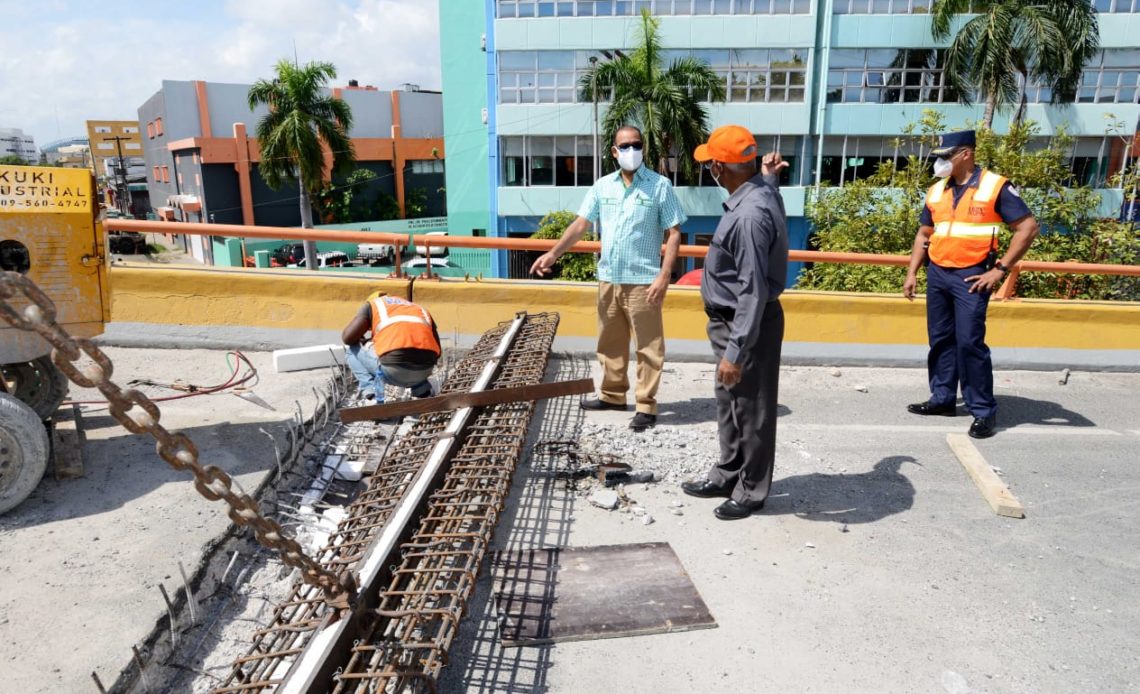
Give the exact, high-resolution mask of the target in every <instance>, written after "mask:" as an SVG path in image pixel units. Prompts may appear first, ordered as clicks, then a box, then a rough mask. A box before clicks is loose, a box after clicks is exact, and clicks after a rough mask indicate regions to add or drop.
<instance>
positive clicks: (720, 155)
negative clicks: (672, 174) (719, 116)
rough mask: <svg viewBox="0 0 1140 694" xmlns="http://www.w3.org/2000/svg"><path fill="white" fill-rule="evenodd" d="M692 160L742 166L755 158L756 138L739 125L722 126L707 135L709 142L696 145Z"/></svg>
mask: <svg viewBox="0 0 1140 694" xmlns="http://www.w3.org/2000/svg"><path fill="white" fill-rule="evenodd" d="M693 158H694V159H696V160H697V161H699V162H701V163H704V162H706V161H712V160H714V159H715V160H716V161H722V162H724V163H726V164H743V163H744V162H746V161H752V160H753V159H755V158H756V138H754V137H752V133H750V132H748V129H747V128H742V127H740V126H739V125H722V126H720V127H719V128H717V129H716V130H714V131H712V133H711V134H710V135H709V141H708V142H706V143H705V144H703V145H698V146H697V149H696V151H694V152H693Z"/></svg>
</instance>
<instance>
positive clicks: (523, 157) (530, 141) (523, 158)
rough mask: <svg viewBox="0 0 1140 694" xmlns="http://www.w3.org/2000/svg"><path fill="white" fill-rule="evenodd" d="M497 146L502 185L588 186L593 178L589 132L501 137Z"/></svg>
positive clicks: (591, 143)
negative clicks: (499, 152) (499, 154)
mask: <svg viewBox="0 0 1140 694" xmlns="http://www.w3.org/2000/svg"><path fill="white" fill-rule="evenodd" d="M599 146H604V144H601V145H599ZM500 147H501V149H502V154H501V159H502V173H501V176H500V181H501V182H502V183H501V185H503V186H510V187H516V186H588V185H591V184H592V183H593V182H594V157H593V138H592V137H591V136H589V135H558V136H554V137H548V136H536V135H526V136H517V137H504V138H502V139H501V140H500Z"/></svg>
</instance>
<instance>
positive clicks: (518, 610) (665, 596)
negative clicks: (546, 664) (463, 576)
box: [491, 542, 716, 646]
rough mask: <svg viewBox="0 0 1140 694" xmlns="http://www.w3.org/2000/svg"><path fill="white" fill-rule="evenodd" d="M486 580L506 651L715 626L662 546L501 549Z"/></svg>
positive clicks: (674, 558)
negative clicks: (491, 587)
mask: <svg viewBox="0 0 1140 694" xmlns="http://www.w3.org/2000/svg"><path fill="white" fill-rule="evenodd" d="M491 574H492V576H493V577H494V581H495V606H496V611H497V613H498V619H499V640H500V641H501V643H502V645H504V646H530V645H538V644H544V643H556V642H558V641H586V640H591V639H609V638H616V637H619V636H636V635H640V634H662V633H666V632H672V631H690V630H693V629H712V628H715V627H716V621H715V620H714V619H713V617H712V615H711V614H709V610H708V607H707V606H706V605H705V601H704V600H702V599H701V596H700V594H699V593H697V589H696V586H694V585H693V582H692V581H691V580H690V579H689V574H688V573H686V572H685V568H684V567H683V566H681V562H680V560H679V559H677V555H676V554H675V553H674V552H673V548H672V547H670V546H669V544H668V543H667V542H646V543H639V544H632V545H606V546H603V547H563V548H551V549H536V550H514V551H500V552H496V553H495V556H494V558H493V559H492V562H491Z"/></svg>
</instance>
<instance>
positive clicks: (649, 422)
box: [629, 412, 657, 431]
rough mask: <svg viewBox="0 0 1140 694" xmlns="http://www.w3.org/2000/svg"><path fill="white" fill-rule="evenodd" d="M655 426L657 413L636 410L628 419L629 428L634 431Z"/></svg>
mask: <svg viewBox="0 0 1140 694" xmlns="http://www.w3.org/2000/svg"><path fill="white" fill-rule="evenodd" d="M655 426H657V415H655V414H648V413H646V412H638V413H637V414H635V415H633V419H631V420H629V428H630V429H633V430H634V431H645V430H646V429H648V428H649V427H655Z"/></svg>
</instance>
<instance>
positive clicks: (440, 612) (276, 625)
mask: <svg viewBox="0 0 1140 694" xmlns="http://www.w3.org/2000/svg"><path fill="white" fill-rule="evenodd" d="M508 326H509V323H502V324H500V325H499V326H497V327H496V328H493V329H491V330H489V331H487V332H486V333H485V334H484V335H483V336H482V337H481V338H480V339H479V341H478V342H477V343H476V344H475V346H474V347H473V348H472V349H471V351H470V352H469V353H468V354H467V355H466V356H465V357H464V358H463V359H462V360H461V361H460V362H459V363H458V364H457V365H456V367H455V368H454V370H453V371H452V373H451V374H450V375H449V376H448V379H447V381H446V383H445V384H444V387H443V388H442V392H444V393H452V392H466V391H469V390H470V389H471V387H472V386H473V385H474V383H475V381H476V379H477V378H478V377H479V374H480V373H481V372H482V370H483V366H484V364H485V363H486V361H487V360H488V359H489V358H491V356H492V355H493V354H494V352H495V350H496V348H497V347H498V345H499V342H500V341H501V340H502V337H503V334H504V333H505V331H506V330H507V327H508ZM557 327H558V315H557V314H535V315H528V316H527V318H526V321H525V322H524V323H523V326H522V328H521V330H520V332H519V334H518V335H517V336H516V337H515V339H514V341H513V342H512V344H511V347H510V349H509V350H508V352H507V354H506V356H505V357H504V358H503V360H502V362H501V367H500V369H499V372H498V374H497V376H496V377H495V379H494V380H493V381H492V383H491V385H490V386H489V387H492V388H511V387H517V386H525V385H534V384H538V383H541V382H542V379H543V375H544V373H545V371H546V364H547V360H548V359H549V356H550V347H551V344H552V343H553V340H554V334H555V331H556V330H557ZM533 412H534V403H533V402H518V403H508V404H503V405H494V406H489V407H484V408H482V409H481V410H479V411H478V412H477V413H476V414H475V416H474V417H473V418H472V419H471V420H469V421H468V424H467V426H466V427H465V428H464V432H463V434H462V435H461V439H460V445H459V447H458V450H457V451H455V452H454V454H453V455H452V457H451V462H450V465H449V467H448V470H447V472H446V474H445V476H444V479H443V482H442V484H441V485H440V486H439V488H438V489H436V490H435V491H434V492H433V493H432V494H431V495H430V496H429V498H428V503H427V506H426V510H425V512H424V513H423V515H422V516H421V517H420V519H419V523H418V526H417V527H416V530H415V531H414V533H413V535H412V536H411V538H410V539H409V541H408V542H406V543H404V544H402V545H401V546H400V563H399V564H398V565H397V566H395V567H394V569H393V572H392V579H391V582H390V584H389V585H388V587H387V588H386V589H385V590H384V591H383V592H382V593H381V594H380V596H379V598H380V599H379V608H378V609H377V610H375V612H374V613H373V614H371V615H368V617H369V618H368V619H366V620H365V621H364V624H365V626H364V630H363V633H361V634H360V635H359V637H358V638H356V639H354V642H355V644H356V645H355V646H354V647H353V649H352V654H351V658H350V660H349V661H348V662H347V663H346V664H345V665H344V667H343V668H342V669H341V670H340V672H339V674H338V675H336V677H335V681H334V682H330V683H329V689H330V690H334V691H336V692H362V691H368V692H397V691H434V689H435V680H436V677H438V675H439V671H440V669H441V668H442V667H443V666H444V665H446V663H447V650H448V648H449V646H450V645H451V641H452V639H453V638H454V637H455V634H456V632H457V631H458V626H459V621H460V619H462V617H463V613H464V610H465V607H466V604H467V599H468V598H469V597H470V595H471V592H472V590H473V589H474V586H475V579H476V574H477V572H478V568H479V566H480V563H481V561H482V559H483V556H484V553H485V551H486V548H487V546H488V544H489V543H490V540H491V535H492V533H493V531H494V528H495V523H496V522H497V520H498V517H499V513H500V512H501V510H502V508H503V504H504V503H505V501H506V497H507V494H508V492H509V490H510V484H511V476H512V474H513V473H514V470H515V466H516V465H517V464H518V461H519V458H520V455H521V453H522V449H523V444H524V442H525V440H526V435H527V429H528V427H529V425H530V419H531V415H532V414H533ZM450 418H451V413H450V412H437V413H431V414H426V415H423V416H422V417H421V418H420V420H419V421H418V422H417V423H416V424H415V425H414V426H413V427H412V428H411V429H410V430H409V431H408V432H407V433H406V434H405V435H404V436H403V437H402V438H401V439H400V440H399V441H397V442H396V443H395V444H394V445H393V446H392V448H391V449H390V450H389V451H388V454H387V455H386V456H385V458H384V459H383V461H381V463H380V466H379V468H378V469H377V471H376V473H375V474H374V475H372V476H371V477H370V478H368V480H367V483H366V488H365V490H364V491H362V492H361V494H360V495H359V496H358V497H357V499H356V500H355V501H354V502H353V503H352V504H351V505H350V506H349V508H348V517H347V518H346V519H345V520H344V521H343V522H342V523H341V524H340V526H339V527H338V528H337V531H336V532H335V533H334V534H333V535H332V536H331V538H330V540H329V542H328V544H327V545H326V547H325V548H324V550H322V553H321V556H320V561H321V562H322V564H323V565H325V566H328V567H333V568H337V569H340V568H343V567H345V566H348V567H355V565H356V564H357V562H359V561H360V560H361V559H362V558H363V557H364V555H365V553H366V552H367V550H368V548H369V546H370V545H371V544H372V542H373V540H375V538H376V536H377V535H378V534H379V532H380V531H381V529H382V528H383V527H384V525H385V524H386V522H387V520H388V518H389V517H390V516H391V514H392V512H393V510H394V509H395V507H396V505H397V504H398V502H399V501H400V499H401V497H402V496H403V494H404V492H405V491H406V489H407V487H408V485H409V484H410V483H411V482H412V480H413V479H414V478H415V476H416V473H417V472H418V471H419V470H420V468H421V466H422V465H423V464H424V462H425V461H426V460H427V457H428V455H429V454H430V452H431V450H432V448H433V447H434V446H435V443H436V441H437V438H438V436H439V434H440V433H442V432H443V430H444V429H445V428H446V426H447V424H448V422H449V420H450ZM328 609H329V608H328V607H327V605H326V604H325V602H324V599H323V597H322V596H321V594H320V593H319V592H318V591H317V590H315V589H313V588H311V587H309V586H306V585H304V584H302V583H298V584H297V585H295V586H294V588H293V590H292V593H291V594H290V596H289V598H288V599H287V600H286V601H285V602H283V603H282V604H281V605H279V606H278V607H277V608H276V610H275V612H274V615H273V620H272V623H271V624H270V625H269V626H268V627H266V628H265V629H261V630H259V631H257V632H256V633H255V634H254V639H253V645H252V647H251V648H250V650H249V651H248V652H247V653H246V655H244V656H243V657H241V658H238V659H237V660H235V661H234V666H233V669H232V670H231V672H230V675H229V677H228V678H227V680H226V681H225V682H224V683H223V685H222V686H221V687H219V688H217V689H215V690H214V691H215V692H218V693H221V692H268V691H273V689H274V688H275V687H276V686H277V685H278V684H280V683H281V682H282V681H283V678H284V677H285V674H286V673H287V672H288V669H289V666H290V665H291V664H292V662H293V659H294V658H296V657H297V656H298V655H299V654H300V653H301V651H302V649H303V648H304V645H305V643H306V642H307V641H308V639H309V637H310V635H311V634H312V632H313V630H314V629H316V628H317V627H318V626H319V625H320V624H321V622H322V620H324V618H325V617H326V616H327V614H328Z"/></svg>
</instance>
